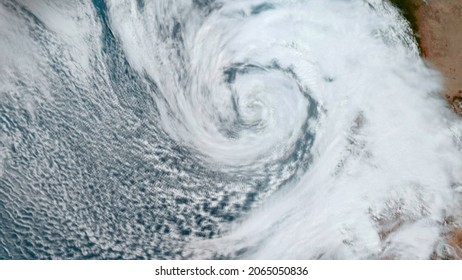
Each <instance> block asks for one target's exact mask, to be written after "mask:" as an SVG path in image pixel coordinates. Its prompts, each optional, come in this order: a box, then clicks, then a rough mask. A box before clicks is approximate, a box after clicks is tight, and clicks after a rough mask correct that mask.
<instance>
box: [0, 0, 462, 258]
mask: <svg viewBox="0 0 462 280" xmlns="http://www.w3.org/2000/svg"><path fill="white" fill-rule="evenodd" d="M441 90H442V83H441V77H440V75H439V73H438V72H436V71H435V70H433V69H431V68H430V67H429V66H427V65H426V63H425V62H424V61H423V60H422V59H421V58H420V57H419V54H418V49H417V45H416V43H415V41H414V38H413V37H412V33H411V30H410V27H409V25H408V23H407V22H406V21H405V20H404V19H403V18H402V17H401V15H400V14H399V12H398V11H397V10H396V9H395V8H394V7H393V6H391V5H390V4H389V3H388V2H387V1H383V0H364V1H363V0H291V1H289V0H285V1H283V0H272V1H262V0H258V1H257V0H236V1H231V0H230V1H226V0H221V1H220V0H217V1H207V0H176V1H171V0H156V1H147V0H145V1H142V0H138V1H135V0H133V1H129V0H125V1H124V0H118V1H116V0H107V1H103V0H93V1H83V0H82V1H74V0H72V1H71V0H65V1H57V0H56V1H53V0H48V1H47V0H41V1H32V0H1V1H0V129H1V130H0V131H1V134H0V228H1V230H0V259H11V258H14V259H18V258H20V259H22V258H26V259H37V258H38V259H47V258H54V259H61V258H64V259H117V258H122V259H135V258H138V259H142V258H150V259H152V258H155V259H190V258H196V259H197V258H230V259H235V258H243V259H380V258H396V259H428V258H431V257H433V258H434V257H437V258H438V257H441V258H446V257H455V251H454V248H452V247H451V246H450V245H449V244H448V242H447V240H446V237H445V236H446V234H447V233H448V232H450V231H452V230H453V229H454V228H456V227H458V226H459V225H460V222H461V214H462V210H461V205H460V202H461V201H462V198H461V194H460V192H461V191H462V140H461V138H462V127H461V122H460V121H458V122H457V121H456V118H455V115H454V113H453V112H451V111H450V110H449V109H448V107H447V104H446V103H445V101H444V100H443V98H442V97H440V96H441V94H440V92H441Z"/></svg>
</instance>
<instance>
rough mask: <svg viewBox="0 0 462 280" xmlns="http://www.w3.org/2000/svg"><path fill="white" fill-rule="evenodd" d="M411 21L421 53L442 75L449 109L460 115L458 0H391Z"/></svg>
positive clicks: (461, 23)
mask: <svg viewBox="0 0 462 280" xmlns="http://www.w3.org/2000/svg"><path fill="white" fill-rule="evenodd" d="M391 2H392V3H393V4H395V5H396V6H397V7H398V8H400V9H401V11H402V13H403V14H404V16H405V17H406V18H407V19H408V21H409V22H410V23H411V27H412V28H413V30H414V34H415V36H416V38H417V41H418V43H419V46H420V50H421V54H422V56H423V57H424V58H425V59H427V60H428V61H429V62H430V63H431V64H432V65H433V66H434V67H435V68H436V69H438V70H439V71H440V72H441V73H442V74H443V76H444V83H445V85H444V86H445V92H444V95H445V97H446V98H447V100H448V102H449V104H450V106H451V107H452V109H453V110H454V111H455V112H456V113H458V114H459V115H461V116H462V1H460V0H391Z"/></svg>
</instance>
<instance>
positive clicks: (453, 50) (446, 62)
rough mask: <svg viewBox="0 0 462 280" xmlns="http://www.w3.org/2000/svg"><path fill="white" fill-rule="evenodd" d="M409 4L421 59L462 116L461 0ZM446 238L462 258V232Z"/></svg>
mask: <svg viewBox="0 0 462 280" xmlns="http://www.w3.org/2000/svg"><path fill="white" fill-rule="evenodd" d="M410 1H411V2H413V3H412V4H413V5H414V7H415V10H414V19H415V23H414V28H416V29H417V30H415V32H416V36H417V38H418V42H419V45H420V48H421V51H422V56H423V57H425V58H426V59H427V60H428V61H430V62H431V63H432V64H433V66H434V67H436V68H437V69H438V70H440V71H441V73H443V76H444V81H445V92H444V94H445V96H446V98H447V99H448V101H449V103H450V104H451V107H452V108H453V110H454V111H455V112H456V113H458V114H459V115H461V116H462V0H427V1H423V0H410ZM446 239H447V242H448V244H449V245H450V246H451V247H452V248H453V249H454V252H453V254H454V255H453V256H451V258H455V259H462V230H461V229H459V228H456V229H454V230H452V231H451V232H450V233H448V234H447V235H446Z"/></svg>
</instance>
